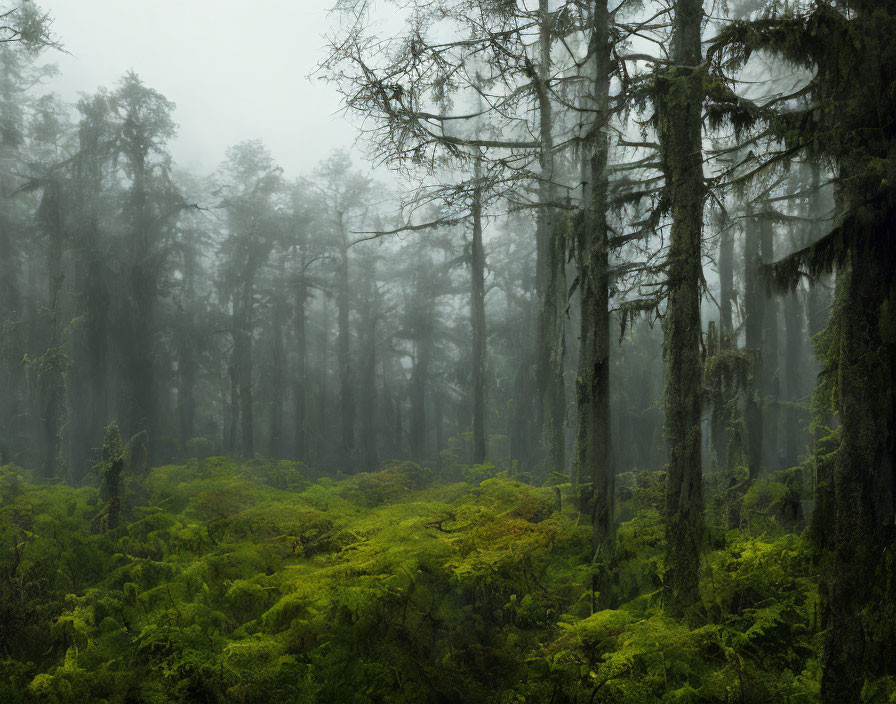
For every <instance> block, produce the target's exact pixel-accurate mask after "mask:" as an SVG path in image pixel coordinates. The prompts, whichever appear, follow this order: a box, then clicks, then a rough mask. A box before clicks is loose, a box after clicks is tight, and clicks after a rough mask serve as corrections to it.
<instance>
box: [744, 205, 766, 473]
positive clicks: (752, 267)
mask: <svg viewBox="0 0 896 704" xmlns="http://www.w3.org/2000/svg"><path fill="white" fill-rule="evenodd" d="M761 264H762V250H761V245H760V236H759V223H758V222H757V218H756V217H751V218H747V220H746V227H745V232H744V284H745V286H746V291H745V293H744V318H745V320H744V329H745V334H746V341H745V346H746V349H747V351H748V353H750V354H752V355H753V371H752V374H751V375H750V383H749V384H748V388H747V393H746V396H747V400H746V409H745V421H746V434H747V467H748V470H749V473H750V479H756V478H757V477H758V476H759V472H760V470H761V468H762V447H763V442H762V430H763V424H762V408H761V405H760V399H759V395H760V393H761V391H762V388H763V385H762V383H761V380H762V330H763V328H764V327H765V323H764V322H763V315H764V313H765V306H764V305H763V291H762V279H761V274H760V266H761Z"/></svg>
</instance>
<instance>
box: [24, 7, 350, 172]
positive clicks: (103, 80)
mask: <svg viewBox="0 0 896 704" xmlns="http://www.w3.org/2000/svg"><path fill="white" fill-rule="evenodd" d="M40 4H41V7H43V8H44V9H45V10H47V11H49V13H50V14H51V15H52V17H53V19H54V22H53V31H54V33H55V34H56V35H57V37H58V38H59V40H60V42H61V43H62V45H63V47H64V48H65V50H66V51H67V52H69V54H61V53H58V52H57V53H56V54H55V55H52V54H51V55H48V57H47V58H48V59H49V60H50V61H53V62H54V63H56V64H57V65H58V66H59V69H60V72H59V75H58V76H57V77H55V78H54V79H52V80H51V81H50V83H49V86H48V87H49V88H50V89H52V90H54V91H56V92H58V93H59V94H60V95H61V97H62V98H64V99H66V100H72V101H74V100H76V99H77V97H78V95H79V93H92V92H93V91H95V90H96V89H97V88H98V87H100V86H106V87H108V88H113V87H114V86H115V84H116V83H117V81H118V79H119V78H120V77H121V76H122V75H123V74H124V73H125V72H126V71H128V70H130V69H132V70H134V71H135V72H136V73H137V74H138V75H139V76H140V77H141V78H142V79H143V80H144V82H145V83H146V84H147V85H149V86H150V87H152V88H154V89H155V90H157V91H159V92H160V93H162V94H163V95H164V96H165V97H166V98H168V99H169V100H171V101H173V102H174V103H176V104H177V109H176V111H175V120H176V121H177V123H178V125H179V130H178V135H177V138H176V140H175V141H174V143H173V144H172V145H171V150H172V153H173V156H174V158H175V161H176V162H177V163H178V165H180V166H182V167H186V168H190V169H191V170H199V171H208V170H211V169H214V168H215V167H216V166H217V165H218V164H219V163H220V162H221V161H222V160H223V158H224V150H225V149H226V148H227V147H228V146H230V145H232V144H235V143H237V142H240V141H243V140H246V139H255V138H260V139H262V140H264V142H265V143H266V144H267V145H268V147H269V148H270V150H271V152H272V154H273V155H274V158H275V159H277V161H278V162H279V163H280V164H281V165H282V166H283V167H284V168H285V169H286V171H287V173H288V174H290V175H298V174H300V173H304V172H307V171H308V170H310V169H311V168H313V166H314V165H315V164H316V163H317V162H318V161H320V160H321V159H323V158H324V157H325V156H326V155H327V154H328V153H329V152H330V151H332V149H334V148H337V147H351V146H352V143H353V139H354V135H355V134H356V132H355V131H354V129H353V128H352V126H351V125H350V124H349V123H348V122H347V120H346V119H345V118H344V117H343V116H342V114H341V113H340V112H339V99H338V96H337V94H336V92H335V90H333V89H332V88H331V87H330V86H328V85H326V84H325V83H322V82H321V81H319V80H316V79H310V80H309V78H308V74H309V73H310V72H311V71H312V70H313V68H314V66H315V64H316V62H317V61H318V60H319V59H320V57H321V56H322V52H323V47H324V38H323V35H324V34H325V33H326V32H327V29H328V25H329V23H330V17H328V14H327V7H328V6H329V5H330V4H331V0H293V1H292V2H289V1H288V0H252V1H251V2H237V1H235V0H44V1H43V2H41V3H40ZM359 159H360V157H358V158H357V159H356V162H357V161H358V160H359Z"/></svg>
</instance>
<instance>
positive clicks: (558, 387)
mask: <svg viewBox="0 0 896 704" xmlns="http://www.w3.org/2000/svg"><path fill="white" fill-rule="evenodd" d="M538 6H539V15H540V29H539V66H538V75H537V76H533V77H532V78H533V81H534V85H535V92H536V100H537V107H538V114H539V137H540V142H541V149H540V151H539V166H540V169H541V180H540V182H539V187H538V193H539V202H540V204H541V206H540V207H539V209H538V213H537V221H536V238H537V255H536V289H537V293H538V297H539V300H540V302H541V311H540V317H539V325H538V375H537V377H538V401H539V405H538V408H539V413H538V416H539V423H540V426H541V428H542V440H543V443H544V450H545V465H546V466H545V469H544V474H545V475H546V476H550V475H551V474H552V473H553V472H559V473H563V472H564V471H565V469H566V438H565V432H564V428H565V425H566V392H565V385H564V379H563V357H564V353H565V349H564V339H563V309H564V305H563V304H564V301H565V296H566V271H565V256H564V255H565V252H566V247H565V242H564V240H563V237H562V235H563V234H564V233H565V228H564V229H561V228H558V227H557V223H556V218H555V207H554V205H553V203H554V200H555V197H556V193H555V190H556V189H555V187H554V183H553V179H554V136H553V131H552V129H553V125H552V122H553V109H552V105H551V99H550V92H549V87H548V81H549V79H550V70H551V43H552V40H553V30H552V24H553V21H552V15H551V12H550V3H549V0H539V4H538Z"/></svg>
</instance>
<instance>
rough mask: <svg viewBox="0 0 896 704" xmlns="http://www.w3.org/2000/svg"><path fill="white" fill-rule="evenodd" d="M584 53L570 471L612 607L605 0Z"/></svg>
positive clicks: (595, 586) (602, 601)
mask: <svg viewBox="0 0 896 704" xmlns="http://www.w3.org/2000/svg"><path fill="white" fill-rule="evenodd" d="M591 21H592V26H591V37H590V43H589V53H590V54H591V56H592V57H593V59H592V64H593V65H592V67H591V70H592V72H593V73H592V76H591V85H590V87H589V88H586V90H590V92H591V93H592V94H593V95H591V97H590V99H589V100H586V105H587V106H588V107H589V108H590V109H591V110H592V111H593V112H592V113H591V114H592V115H593V116H594V119H593V123H592V124H591V125H590V127H589V130H588V134H587V135H586V158H587V162H588V163H587V164H586V165H585V170H584V174H583V176H584V178H583V181H585V183H584V188H585V189H587V191H586V193H585V194H584V196H585V197H584V202H585V210H584V213H583V218H582V222H581V223H580V224H579V226H578V228H577V229H578V230H579V232H580V235H579V238H578V240H579V253H578V277H579V291H580V292H581V330H580V347H579V369H578V378H577V380H576V401H577V404H576V405H577V415H578V419H577V420H578V422H577V427H576V456H575V459H576V465H577V466H576V474H577V476H578V477H579V480H580V481H587V482H589V483H590V484H591V488H592V503H591V509H592V514H591V522H592V530H593V534H592V543H591V563H592V570H593V572H592V592H593V597H592V598H593V599H594V605H595V606H598V607H600V608H612V605H613V604H612V600H611V598H610V584H611V579H610V568H611V564H612V561H613V556H614V553H615V550H614V546H615V539H616V536H615V534H616V522H615V485H616V472H615V467H614V465H613V461H612V450H611V424H610V297H609V290H610V280H609V230H608V227H607V160H608V147H609V145H608V141H607V135H606V132H605V129H606V126H607V122H608V107H609V91H610V48H611V46H610V31H609V12H608V9H607V3H606V0H596V2H595V3H594V6H593V10H592V19H591Z"/></svg>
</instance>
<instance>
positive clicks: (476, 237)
mask: <svg viewBox="0 0 896 704" xmlns="http://www.w3.org/2000/svg"><path fill="white" fill-rule="evenodd" d="M474 178H475V179H476V185H475V187H474V189H473V208H472V209H473V243H472V248H471V254H470V273H471V279H472V291H471V295H470V314H471V317H472V324H473V365H472V366H473V375H472V376H473V464H482V463H483V462H485V453H486V447H485V355H486V351H485V341H486V332H485V251H484V249H483V246H482V187H481V186H480V184H479V180H480V179H481V178H482V167H481V164H480V162H479V161H478V160H477V161H476V166H475V171H474Z"/></svg>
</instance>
